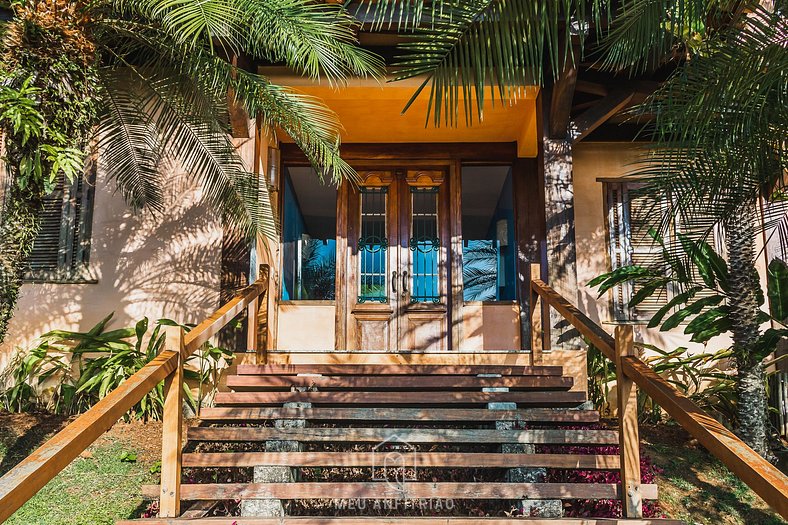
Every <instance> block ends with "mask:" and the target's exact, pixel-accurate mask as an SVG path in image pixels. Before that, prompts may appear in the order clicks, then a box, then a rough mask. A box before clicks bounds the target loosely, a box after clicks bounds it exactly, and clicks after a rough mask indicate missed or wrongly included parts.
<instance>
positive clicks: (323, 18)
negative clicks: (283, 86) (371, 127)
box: [236, 0, 385, 82]
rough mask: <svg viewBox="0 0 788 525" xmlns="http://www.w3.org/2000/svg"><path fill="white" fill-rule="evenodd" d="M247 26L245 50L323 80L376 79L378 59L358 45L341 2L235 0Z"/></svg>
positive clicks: (381, 65) (379, 68)
mask: <svg viewBox="0 0 788 525" xmlns="http://www.w3.org/2000/svg"><path fill="white" fill-rule="evenodd" d="M236 1H237V2H238V4H239V10H240V11H241V12H242V16H243V24H244V26H245V27H247V28H248V35H247V38H246V47H245V49H246V51H247V52H248V53H250V54H251V55H253V56H256V57H262V58H266V59H268V60H269V61H271V62H283V63H285V64H287V65H288V66H289V67H291V68H293V69H295V70H296V71H298V72H300V73H302V74H305V75H308V76H310V77H311V78H315V79H317V78H320V77H325V78H327V79H328V80H329V82H333V81H336V80H344V79H346V78H348V77H350V76H353V75H355V76H361V77H367V76H374V77H379V76H382V75H383V73H384V69H385V65H384V63H383V60H382V59H381V58H380V57H378V56H377V55H375V54H374V53H372V52H370V51H368V50H366V49H363V48H361V47H359V46H358V45H357V44H358V39H357V37H356V31H357V29H358V22H357V21H356V19H355V18H353V17H352V16H351V15H350V14H349V13H348V12H347V10H345V8H344V7H343V5H342V4H338V3H316V2H309V1H305V0H236Z"/></svg>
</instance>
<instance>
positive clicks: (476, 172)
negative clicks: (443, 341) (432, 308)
mask: <svg viewBox="0 0 788 525" xmlns="http://www.w3.org/2000/svg"><path fill="white" fill-rule="evenodd" d="M462 239H463V243H462V280H463V297H464V300H465V301H504V300H512V299H514V298H515V290H516V284H517V283H516V280H515V276H516V274H515V264H516V261H515V238H514V200H513V189H512V169H511V167H510V166H465V167H463V168H462Z"/></svg>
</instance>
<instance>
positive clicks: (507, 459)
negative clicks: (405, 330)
mask: <svg viewBox="0 0 788 525" xmlns="http://www.w3.org/2000/svg"><path fill="white" fill-rule="evenodd" d="M380 461H381V458H380V452H378V453H376V452H193V453H190V454H184V455H183V466H184V467H232V468H235V467H257V466H266V467H267V466H281V467H379V466H381V465H380ZM619 463H620V461H619V458H618V456H615V455H591V454H521V453H517V454H502V453H500V452H480V453H479V452H476V453H469V452H400V453H398V454H397V464H398V465H403V466H409V467H416V468H419V467H444V468H452V469H454V468H514V467H544V468H561V469H589V470H616V469H618V468H619Z"/></svg>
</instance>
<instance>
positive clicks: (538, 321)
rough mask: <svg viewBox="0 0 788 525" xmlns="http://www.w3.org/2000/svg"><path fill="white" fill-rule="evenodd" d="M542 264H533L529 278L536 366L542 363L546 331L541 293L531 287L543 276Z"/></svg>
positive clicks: (530, 319) (531, 331) (532, 336)
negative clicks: (544, 328) (533, 282)
mask: <svg viewBox="0 0 788 525" xmlns="http://www.w3.org/2000/svg"><path fill="white" fill-rule="evenodd" d="M541 272H542V265H541V264H538V263H532V264H531V274H530V279H529V280H528V290H529V300H528V306H529V310H528V313H529V325H530V327H531V330H530V333H531V365H533V366H536V365H539V364H541V363H542V350H543V348H544V346H543V345H544V332H543V328H542V327H543V322H542V301H541V300H540V298H539V294H538V293H536V292H535V291H534V290H533V288H531V284H530V283H531V282H532V281H534V280H535V279H541V278H542V274H541Z"/></svg>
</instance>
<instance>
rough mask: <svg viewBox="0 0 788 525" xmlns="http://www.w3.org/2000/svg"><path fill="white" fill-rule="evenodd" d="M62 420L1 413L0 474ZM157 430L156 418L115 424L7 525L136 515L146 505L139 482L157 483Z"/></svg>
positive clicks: (99, 521) (82, 524)
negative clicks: (149, 421) (152, 469)
mask: <svg viewBox="0 0 788 525" xmlns="http://www.w3.org/2000/svg"><path fill="white" fill-rule="evenodd" d="M66 422H67V421H65V420H64V418H61V417H54V416H42V415H33V416H30V417H29V418H25V417H23V416H22V415H11V414H0V473H4V472H5V471H7V470H8V469H9V468H10V467H11V466H12V463H16V462H18V461H19V460H20V459H21V458H22V457H24V456H25V455H26V454H27V453H29V452H30V451H32V450H33V449H35V448H36V446H38V445H39V444H40V443H43V441H44V440H45V438H46V437H48V436H49V435H51V434H52V433H53V432H55V431H56V430H57V429H59V428H60V427H61V426H62V425H63V424H64V423H66ZM4 423H5V424H4ZM160 429H161V427H160V426H159V424H157V423H152V424H150V425H142V424H141V423H130V424H119V425H116V426H115V427H114V428H113V429H112V430H111V431H110V432H108V433H107V434H105V435H104V436H102V437H101V438H100V439H99V440H98V441H97V442H96V443H95V444H94V445H93V446H92V447H91V448H89V449H88V450H87V451H85V452H84V453H83V454H82V455H81V456H80V457H79V458H77V459H76V460H74V461H73V462H72V463H71V465H69V466H68V467H67V468H66V469H65V470H64V471H63V472H61V473H60V474H59V475H58V476H57V477H56V478H55V479H53V480H52V481H51V482H49V483H48V484H47V485H46V486H45V487H44V488H43V489H42V490H41V491H40V492H39V493H38V494H37V495H36V496H35V497H33V498H32V499H31V500H30V501H28V502H27V503H26V504H25V505H24V506H23V507H22V508H21V509H19V510H18V511H17V512H16V514H14V516H13V517H11V518H10V519H9V520H8V521H7V522H6V525H111V524H114V523H115V520H118V519H121V518H137V517H139V516H140V514H141V512H142V511H144V510H145V508H146V507H147V505H148V504H147V503H146V502H144V501H143V499H142V496H141V495H140V486H141V485H143V484H146V483H158V474H155V473H151V468H152V467H155V466H156V465H157V462H158V459H157V454H158V451H159V450H160V446H161V445H160V443H157V442H158V440H160V439H161V433H160V432H161V430H160ZM154 470H155V468H154Z"/></svg>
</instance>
